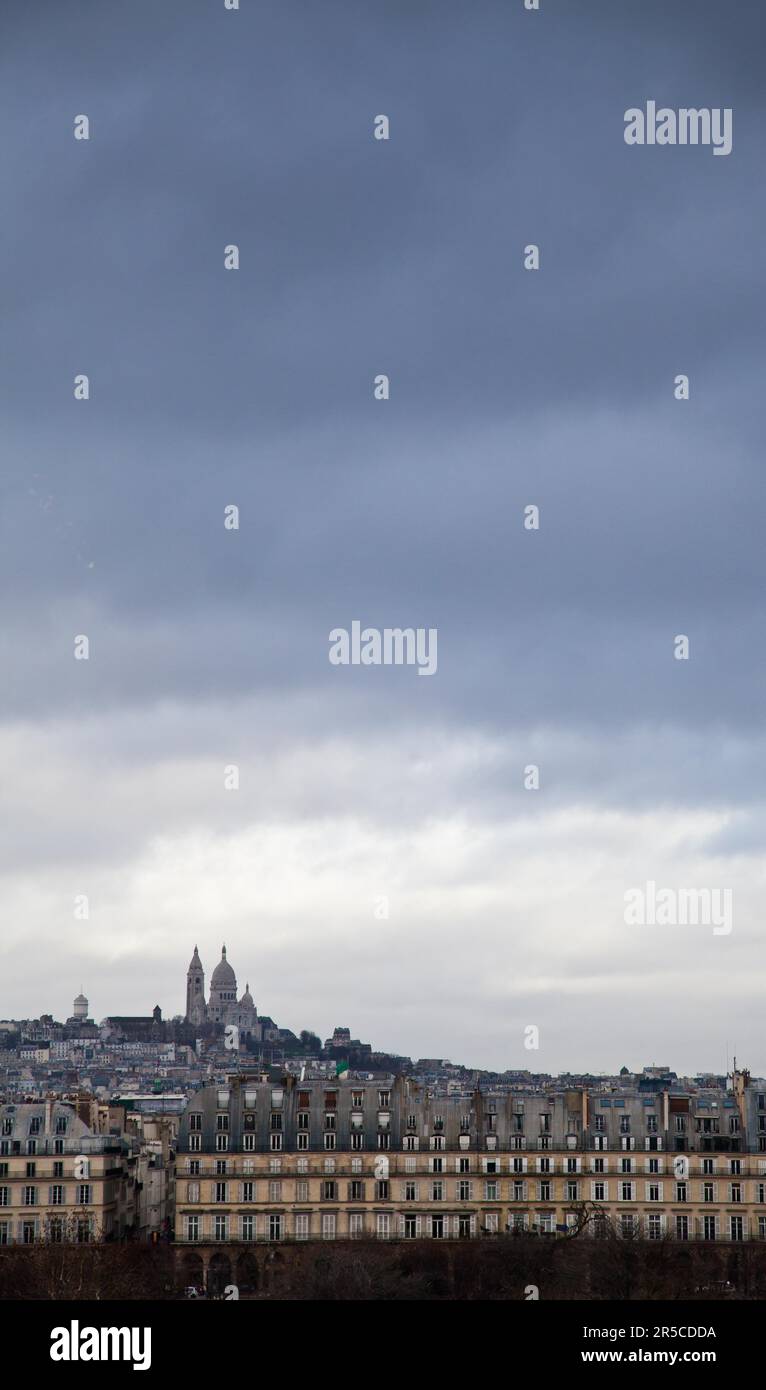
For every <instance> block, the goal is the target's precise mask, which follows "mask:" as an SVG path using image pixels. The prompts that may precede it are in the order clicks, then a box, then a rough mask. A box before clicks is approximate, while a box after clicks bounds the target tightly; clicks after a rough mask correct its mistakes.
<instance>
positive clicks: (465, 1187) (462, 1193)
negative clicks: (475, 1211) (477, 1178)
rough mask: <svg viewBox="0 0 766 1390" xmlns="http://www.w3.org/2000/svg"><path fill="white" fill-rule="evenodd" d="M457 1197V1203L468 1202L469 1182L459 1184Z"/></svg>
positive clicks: (469, 1196) (469, 1195) (469, 1197)
mask: <svg viewBox="0 0 766 1390" xmlns="http://www.w3.org/2000/svg"><path fill="white" fill-rule="evenodd" d="M457 1197H458V1201H459V1202H470V1200H471V1184H470V1182H459V1183H458V1185H457Z"/></svg>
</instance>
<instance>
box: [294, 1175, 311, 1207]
mask: <svg viewBox="0 0 766 1390" xmlns="http://www.w3.org/2000/svg"><path fill="white" fill-rule="evenodd" d="M308 1199H309V1185H308V1183H307V1182H306V1179H305V1178H302V1179H301V1181H300V1182H297V1183H296V1184H295V1200H296V1202H307V1201H308Z"/></svg>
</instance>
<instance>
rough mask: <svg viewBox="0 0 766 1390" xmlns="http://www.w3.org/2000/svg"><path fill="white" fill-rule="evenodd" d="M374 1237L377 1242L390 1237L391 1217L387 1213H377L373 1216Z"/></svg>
mask: <svg viewBox="0 0 766 1390" xmlns="http://www.w3.org/2000/svg"><path fill="white" fill-rule="evenodd" d="M375 1235H376V1237H377V1239H378V1240H388V1239H389V1237H390V1235H391V1217H390V1215H389V1213H388V1212H387V1211H379V1212H377V1213H376V1216H375Z"/></svg>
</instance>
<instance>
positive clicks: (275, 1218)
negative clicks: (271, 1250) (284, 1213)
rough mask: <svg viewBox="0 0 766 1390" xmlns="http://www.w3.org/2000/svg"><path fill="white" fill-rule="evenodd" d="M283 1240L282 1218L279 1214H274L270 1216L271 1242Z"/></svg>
mask: <svg viewBox="0 0 766 1390" xmlns="http://www.w3.org/2000/svg"><path fill="white" fill-rule="evenodd" d="M281 1239H282V1217H281V1215H280V1214H279V1213H278V1212H272V1213H271V1214H270V1216H269V1240H281Z"/></svg>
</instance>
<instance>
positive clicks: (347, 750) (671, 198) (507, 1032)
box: [0, 0, 766, 1075]
mask: <svg viewBox="0 0 766 1390" xmlns="http://www.w3.org/2000/svg"><path fill="white" fill-rule="evenodd" d="M765 30H766V12H765V11H764V7H763V3H762V0H728V2H727V3H726V4H724V3H719V2H718V0H716V2H715V3H714V2H713V0H672V3H671V2H670V0H642V3H641V4H640V5H636V4H635V3H633V2H632V0H542V3H541V10H540V12H539V13H529V12H527V11H525V9H524V6H523V0H459V2H458V0H241V6H240V10H239V11H238V12H230V11H226V10H225V9H224V4H223V0H162V3H158V0H36V3H35V4H31V5H13V6H7V7H5V13H4V14H3V15H2V16H1V17H0V38H1V39H2V42H1V43H0V116H1V118H2V131H3V139H2V142H0V144H1V153H0V157H1V158H2V186H3V190H4V194H5V214H4V217H3V219H2V223H0V267H1V268H2V269H1V273H2V279H3V287H2V363H1V364H0V367H1V369H0V391H1V392H2V406H3V419H4V428H3V432H2V435H3V442H2V470H1V471H2V509H1V513H0V525H1V527H2V538H1V539H2V546H1V547H0V592H1V593H2V599H1V600H0V602H1V603H2V612H3V620H2V637H1V649H0V662H1V665H2V680H1V681H0V701H1V706H2V725H1V726H0V758H1V760H2V768H3V773H2V776H1V777H0V802H1V803H2V818H3V825H4V831H3V836H2V842H1V843H0V911H1V912H2V918H1V920H2V924H3V926H2V934H1V936H0V1016H5V1017H19V1016H22V1017H24V1016H36V1015H38V1014H39V1013H40V1012H53V1013H54V1014H55V1015H56V1016H58V1017H63V1016H66V1015H68V1014H69V1013H70V1012H71V1000H72V998H73V996H74V995H75V994H76V993H77V992H78V990H79V989H80V987H81V986H82V987H83V988H84V990H85V992H86V994H87V995H88V997H89V999H90V1003H91V1013H92V1014H93V1016H94V1017H95V1018H97V1019H101V1018H103V1017H104V1016H105V1015H107V1014H108V1013H110V1012H112V1013H146V1012H149V1011H150V1010H151V1008H152V1007H153V1005H154V1004H156V1003H159V1004H160V1006H161V1007H162V1010H163V1013H164V1014H166V1015H168V1016H170V1015H174V1014H177V1013H181V1012H183V1009H184V1002H185V1000H184V989H185V973H186V969H187V966H188V963H189V959H190V956H191V953H192V949H193V947H194V944H195V942H196V943H197V944H198V946H199V950H200V955H201V957H202V960H203V964H204V966H205V968H206V971H207V973H208V977H209V974H210V973H211V971H212V968H213V966H214V965H215V963H216V961H217V959H218V958H219V955H220V946H221V942H222V941H224V940H225V941H226V944H227V947H228V952H229V959H230V961H231V963H232V964H233V965H234V968H235V970H236V972H237V976H238V983H239V986H240V988H241V989H244V985H245V982H246V981H249V984H250V989H251V991H252V993H253V996H254V998H255V1002H256V1005H257V1007H258V1009H259V1011H260V1012H263V1013H268V1014H271V1015H272V1016H273V1017H274V1018H275V1019H276V1021H277V1023H278V1024H279V1025H280V1026H283V1027H289V1028H293V1029H294V1030H295V1031H296V1032H297V1031H299V1030H300V1029H301V1028H305V1027H309V1028H312V1029H315V1030H316V1031H317V1032H319V1033H320V1034H321V1035H322V1037H325V1036H327V1035H328V1033H330V1032H331V1031H332V1029H333V1027H334V1026H335V1025H336V1024H340V1025H347V1026H348V1027H350V1028H351V1030H352V1034H353V1035H354V1036H358V1037H361V1038H362V1039H364V1040H370V1041H372V1043H373V1045H374V1046H376V1047H379V1048H386V1049H390V1050H393V1051H399V1052H404V1053H408V1054H410V1055H412V1056H413V1057H418V1056H424V1055H425V1056H443V1057H449V1058H451V1059H452V1060H455V1061H463V1062H466V1063H468V1064H474V1065H476V1066H483V1067H493V1068H504V1067H529V1068H530V1069H532V1070H542V1071H552V1072H556V1071H559V1070H565V1069H571V1070H578V1069H580V1068H589V1069H592V1070H597V1071H601V1070H603V1071H609V1070H612V1069H616V1068H619V1067H620V1066H621V1065H622V1064H623V1063H624V1064H626V1065H628V1066H629V1067H631V1068H639V1067H641V1066H643V1065H645V1064H651V1063H654V1062H657V1063H668V1064H669V1065H671V1066H672V1067H674V1068H675V1069H677V1070H679V1071H696V1070H700V1069H717V1070H722V1069H723V1068H724V1067H725V1065H726V1057H727V1045H728V1052H729V1055H731V1054H732V1053H733V1052H736V1054H737V1057H738V1059H739V1060H740V1062H741V1063H743V1064H746V1065H749V1066H750V1067H751V1068H752V1069H753V1071H754V1072H756V1073H758V1074H761V1075H762V1074H764V1073H766V1039H764V1034H763V962H764V912H763V904H764V888H765V886H766V873H765V871H764V859H763V844H764V830H765V829H766V815H765V814H764V813H765V810H766V806H765V801H764V796H765V793H764V788H765V787H766V730H765V728H764V718H763V716H764V708H765V685H766V662H765V661H764V639H765V638H766V622H765V621H764V613H763V591H764V579H765V577H766V558H765V556H766V548H765V547H764V539H763V529H764V505H765V504H766V485H765V484H764V462H763V439H764V418H763V417H764V409H763V400H764V354H763V324H764V292H763V287H764V285H766V265H765V264H764V262H765V260H766V255H765V253H764V238H763V227H764V213H765V212H766V208H765V206H764V204H765V203H766V195H765V194H764V181H763V151H764V137H765V136H766V130H765V128H764V127H765V124H766V122H765V121H764V89H763V82H762V72H763V42H764V37H766V35H765V32H764V31H765ZM650 99H651V100H656V101H657V103H658V105H660V106H661V105H666V106H669V107H673V108H678V107H680V106H693V107H731V108H732V110H733V127H734V146H733V151H732V153H731V154H730V155H728V156H726V157H716V156H715V155H714V154H713V151H712V149H711V148H710V147H697V148H689V147H687V148H681V147H664V148H660V147H656V146H655V147H653V148H650V147H644V148H640V147H629V146H628V145H626V144H625V141H624V139H623V132H624V119H623V117H624V112H625V110H626V109H627V108H629V107H634V106H639V107H643V106H644V105H645V103H646V101H647V100H650ZM81 114H85V115H87V116H88V117H89V120H90V139H89V140H88V141H84V140H82V141H78V140H75V139H74V136H73V123H74V119H75V117H76V116H78V115H81ZM379 114H385V115H387V116H388V118H389V120H390V139H389V140H388V141H378V140H375V139H374V138H373V122H374V119H375V117H376V116H377V115H379ZM232 243H234V244H236V245H238V247H239V249H240V268H239V270H238V271H226V270H225V269H224V247H225V246H227V245H230V244H232ZM529 243H536V244H538V245H539V246H540V254H541V268H540V270H539V271H538V272H532V271H527V270H525V269H524V265H523V249H524V247H525V245H527V244H529ZM80 373H86V374H88V376H89V378H90V392H91V395H90V399H89V400H88V401H76V400H75V399H74V395H73V383H74V378H75V376H76V375H78V374H80ZM379 373H386V374H388V375H389V376H390V382H391V393H390V399H389V400H388V401H385V402H384V401H376V400H375V399H374V397H373V379H374V378H375V376H376V375H378V374H379ZM679 373H684V374H687V375H688V376H689V379H690V399H689V400H688V401H677V400H676V399H675V398H674V379H675V377H676V376H677V375H678V374H679ZM531 503H534V504H537V505H538V506H539V507H540V517H541V524H540V530H539V531H538V532H529V531H525V529H524V527H523V508H524V507H525V505H527V504H531ZM229 504H236V505H237V506H239V508H240V514H241V515H240V529H239V531H227V530H225V529H224V524H223V522H224V507H225V506H227V505H229ZM354 619H359V620H360V621H361V622H362V625H363V626H365V625H369V626H376V627H379V628H383V627H385V626H413V627H426V628H436V629H438V672H437V673H436V675H434V676H432V677H430V678H426V679H423V678H420V677H419V676H418V674H417V671H416V670H415V669H414V668H413V667H396V668H383V667H369V668H363V667H362V668H360V667H335V666H332V665H330V662H329V660H328V650H329V643H328V634H329V633H330V631H331V629H333V628H335V627H350V625H351V622H352V620H354ZM78 634H85V635H87V636H88V637H89V640H90V644H91V646H90V659H89V660H88V661H76V660H75V659H74V655H73V652H74V639H75V636H77V635H78ZM677 634H686V635H688V637H689V639H690V653H691V655H690V659H689V660H688V661H687V662H682V661H677V660H675V659H674V655H673V650H674V648H673V644H674V638H675V636H676V635H677ZM531 763H535V764H537V765H539V768H540V789H539V790H538V791H527V790H525V788H524V782H523V774H524V768H525V766H527V765H528V764H531ZM232 764H236V765H238V767H239V775H240V788H239V790H238V791H227V790H225V788H224V768H225V767H226V766H228V765H232ZM648 880H653V881H655V882H656V883H657V885H658V887H660V886H661V887H667V888H676V889H678V888H681V887H688V888H716V887H718V888H731V889H732V890H733V894H734V916H733V930H732V931H731V933H730V934H728V935H722V934H721V935H716V934H714V933H713V931H712V929H711V927H710V926H706V927H703V926H697V927H693V926H687V927H680V926H678V927H651V926H645V927H628V926H626V925H625V922H624V894H625V892H626V891H627V890H629V889H631V888H635V887H640V886H642V885H643V884H644V883H645V882H646V881H648ZM78 894H86V895H87V896H88V899H89V904H90V919H89V920H88V921H87V922H82V921H77V920H75V917H74V900H75V896H76V895H78ZM382 898H386V899H387V900H388V918H387V919H381V918H380V916H376V905H377V912H378V913H380V912H381V910H382V909H381V907H380V899H382ZM529 1025H534V1026H536V1027H537V1028H538V1029H539V1044H540V1045H539V1048H538V1049H537V1050H527V1049H526V1048H525V1047H524V1036H525V1034H524V1030H525V1028H527V1027H528V1026H529Z"/></svg>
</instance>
